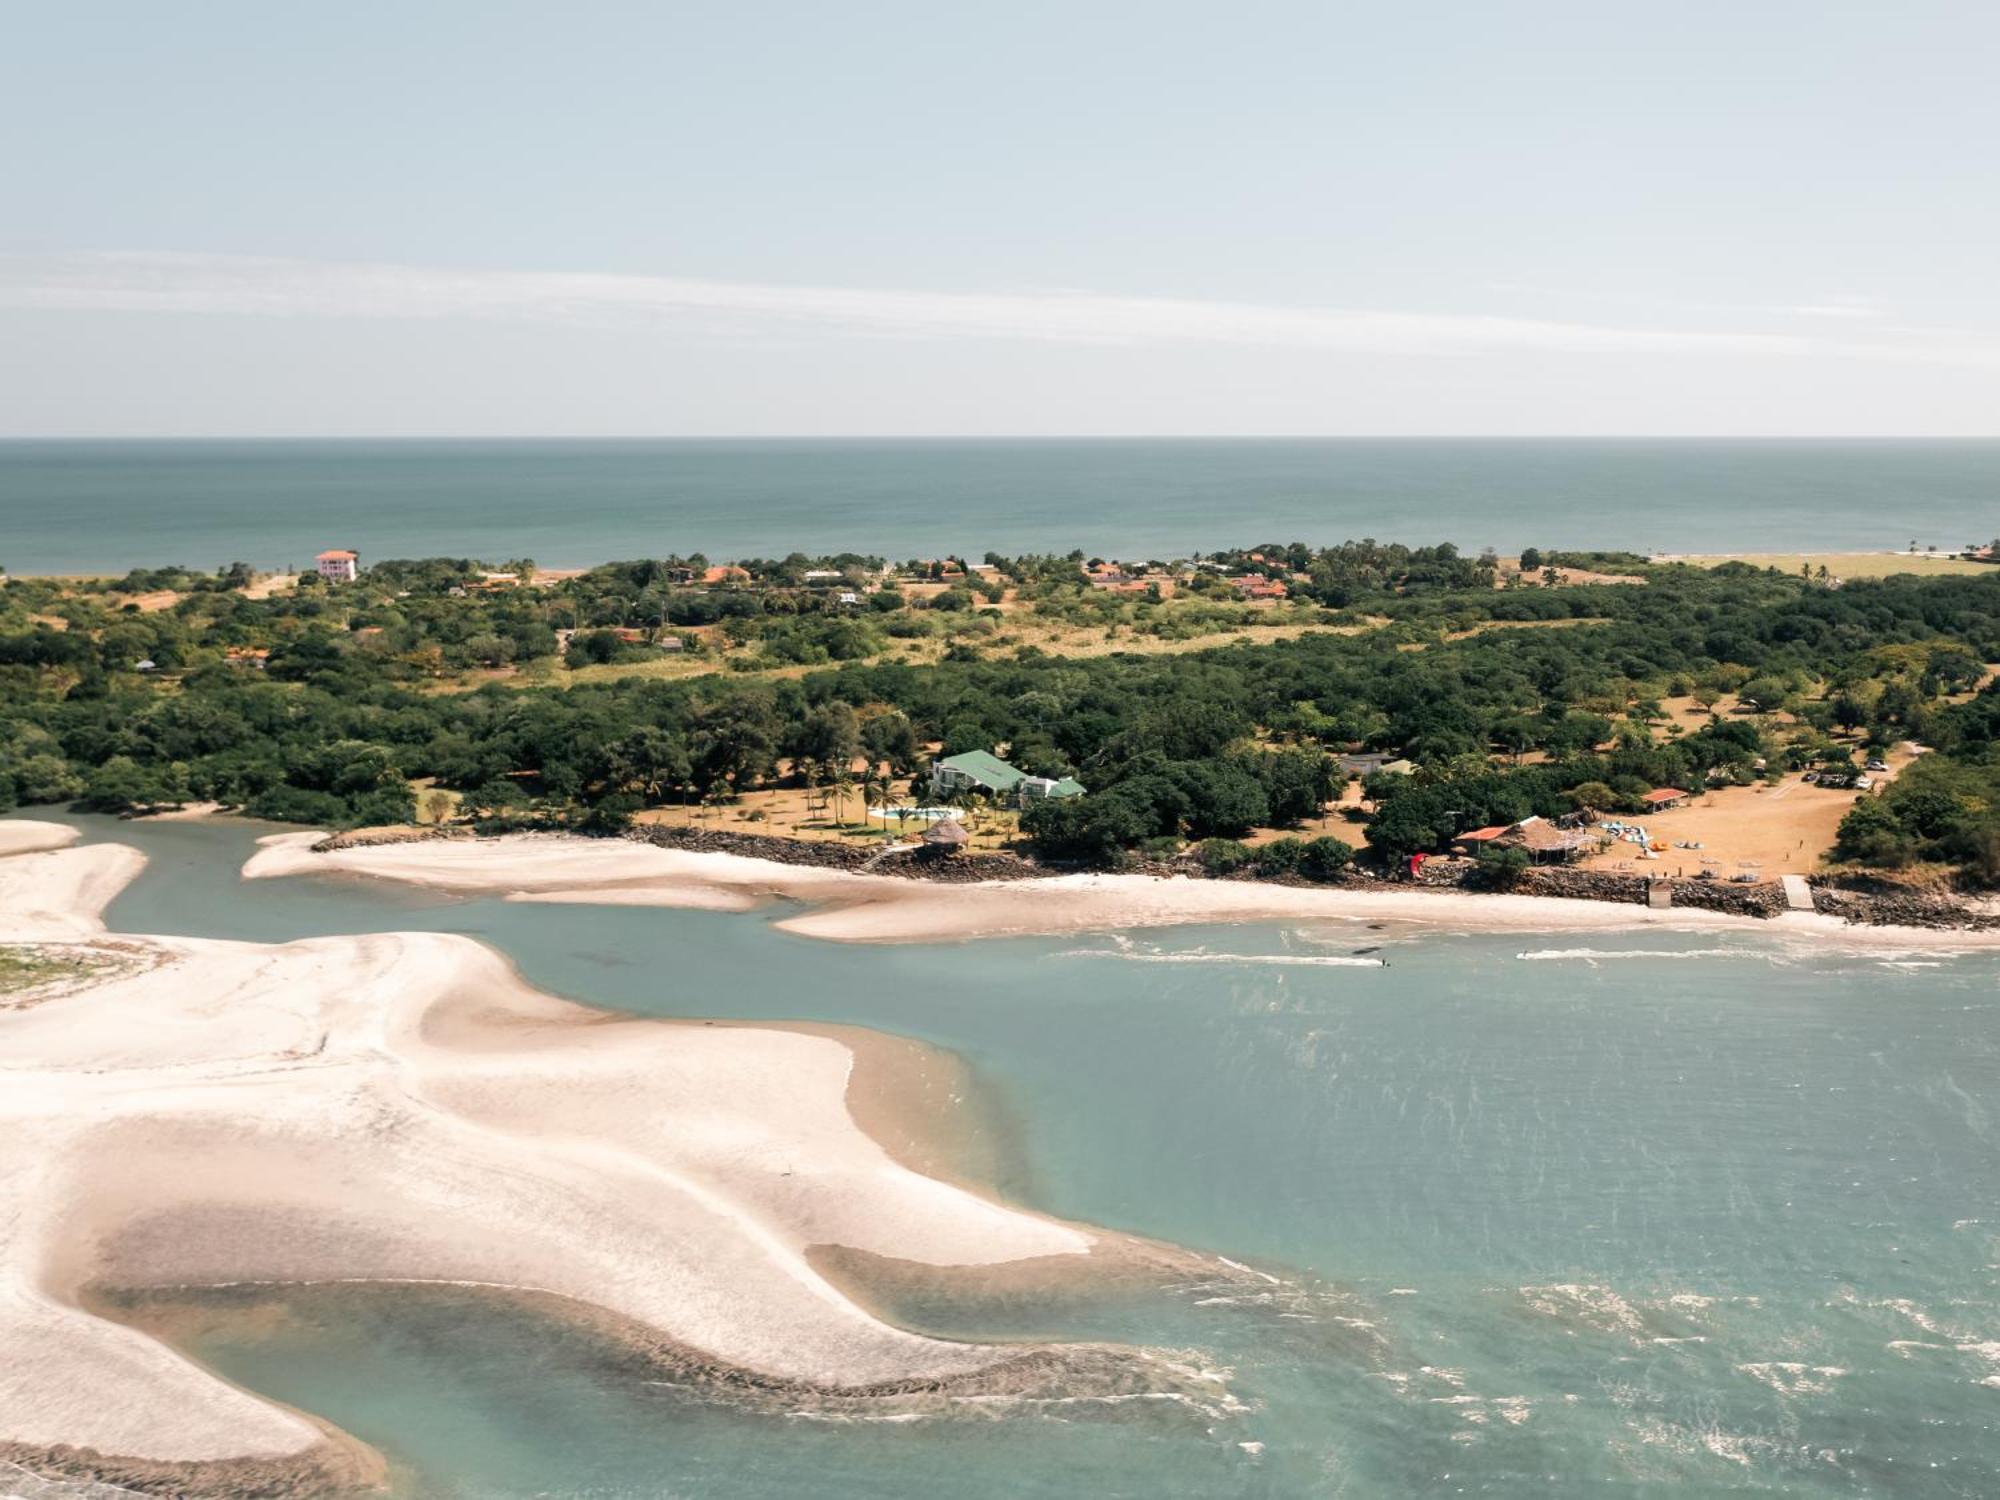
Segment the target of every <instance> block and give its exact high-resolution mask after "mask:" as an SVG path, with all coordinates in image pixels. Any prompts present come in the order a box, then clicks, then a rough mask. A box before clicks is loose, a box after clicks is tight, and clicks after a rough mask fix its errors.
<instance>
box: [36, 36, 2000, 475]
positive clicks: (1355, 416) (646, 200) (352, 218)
mask: <svg viewBox="0 0 2000 1500" xmlns="http://www.w3.org/2000/svg"><path fill="white" fill-rule="evenodd" d="M0 28H4V33H3V34H4V35H6V37H7V38H8V40H7V44H6V45H5V47H4V48H0V160H4V161H5V163H6V167H5V172H4V174H0V437H36V436H80V437H111V436H288V435H298V436H308V435H310V436H343V435H426V434H439V435H520V436H556V435H578V436H588V435H635V436H636V435H649V436H650V435H659V436H680V435H685V436H743V435H749V436H785V435H810V436H839V435H894V434H908V435H918V436H948V435H980V436H992V435H1014V434H1020V435H1030V434H1050V435H1065V436H1069V435H1088V434H1124V435H1180V434H1206V435H1261V434H1287V435H1290V434H1300V435H1317V434H1327V435H1344V434H1395V435H1422V434H1482V435H1547V434H1577V435H1592V436H1597V435H1614V434H1634V435H1667V434H1717V435H1757V434H1770V435H1819V434H1826V435H1930V434H1938V435H1979V436H1991V435H2000V279H1996V276H1995V273H1994V267H1995V266H1996V265H2000V191H1996V189H1995V183H1996V167H2000V89H1995V88H1994V87H1993V86H1992V69H1993V60H1994V58H1995V57H1996V56H2000V7H1993V6H1987V5H1978V4H1972V3H1968V0H1956V3H1950V4H1936V3H1925V0H1908V3H1898V4H1896V5H1884V4H1881V3H1879V0H1868V3H1859V0H1812V3H1786V0H1751V3H1744V0H1733V3H1728V4H1711V3H1707V0H1691V3H1683V4H1677V5H1673V6H1660V5H1644V6H1642V5H1638V4H1628V3H1621V0H1587V3H1585V0H1579V3H1567V0H1564V3H1554V0H1510V3H1506V4H1494V3H1491V0H1477V3H1474V0H1467V3H1426V0H1409V3H1403V4H1397V5H1384V4H1381V3H1380V0H1373V3H1369V4H1365V5H1360V4H1347V3H1342V0H1322V3H1308V4H1264V3H1256V0H1248V3H1243V0H1236V3H1229V4H1193V5H1190V4H1176V3H1172V0H1154V3H1149V4H1145V5H1141V4H1138V3H1136V0H1125V3H1118V4H1108V3H1095V0H1070V3H1064V4H1041V3H1037V0H1021V3H1015V4H1011V5H1007V6H982V7H970V6H950V5H937V4H935V3H931V4H924V5H916V4H910V5H904V4H878V3H871V0H849V3H847V4H844V5H827V4H825V3H823V0H822V3H812V4H794V3H787V0H763V3H744V4H735V5H717V4H714V3H713V0H709V3H704V4H699V5H683V4H677V3H652V4H605V3H595V0H569V3H563V4H555V3H549V4H538V5H529V4H509V3H505V0H482V3H477V4H461V3H453V0H428V3H425V4H421V5H410V4H407V3H399V4H380V3H374V0H343V3H342V4H339V5H315V6H308V5H287V4H272V3H270V0H261V3H257V4H243V3H235V0H189V3H186V4H180V5H163V4H159V3H157V0H144V3H117V4H114V3H99V0H60V3H55V0H48V3H41V4H25V3H18V0H0Z"/></svg>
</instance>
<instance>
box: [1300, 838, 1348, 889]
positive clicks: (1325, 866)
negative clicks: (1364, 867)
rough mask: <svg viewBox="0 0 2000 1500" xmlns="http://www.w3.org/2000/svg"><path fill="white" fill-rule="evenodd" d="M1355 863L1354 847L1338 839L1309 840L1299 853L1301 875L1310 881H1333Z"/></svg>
mask: <svg viewBox="0 0 2000 1500" xmlns="http://www.w3.org/2000/svg"><path fill="white" fill-rule="evenodd" d="M1353 863H1354V846H1353V845H1352V844H1345V843H1342V842H1341V841H1340V840H1339V839H1336V838H1317V839H1311V840H1308V841H1307V843H1306V846H1305V848H1304V849H1303V850H1301V851H1300V853H1299V873H1300V874H1301V875H1303V876H1305V877H1306V878H1307V879H1308V880H1333V879H1336V878H1337V877H1338V876H1339V875H1340V873H1341V871H1343V870H1345V869H1346V868H1347V867H1348V866H1349V865H1351V864H1353Z"/></svg>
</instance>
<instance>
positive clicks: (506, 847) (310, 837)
mask: <svg viewBox="0 0 2000 1500" xmlns="http://www.w3.org/2000/svg"><path fill="white" fill-rule="evenodd" d="M321 837H322V835H320V834H316V833H299V834H292V833H286V834H276V835H273V836H271V837H269V838H266V839H261V840H259V845H260V847H259V850H258V852H257V853H256V854H255V855H254V856H252V858H251V859H250V861H249V862H248V863H247V864H246V865H245V866H244V871H243V873H244V876H245V878H246V879H261V878H275V877H279V876H286V875H309V874H319V875H327V874H344V875H361V876H369V877H372V878H375V879H381V880H392V881H399V882H403V883H406V884H411V885H419V886H424V887H428V888H431V889H436V890H445V891H451V892H455V893H458V894H462V895H475V894H477V895H497V896H500V897H502V898H504V899H506V900H510V901H579V902H596V903H602V904H607V905H639V906H662V907H682V908H696V909H703V910H737V911H740V910H749V909H751V908H753V907H755V906H757V905H758V904H760V903H762V902H766V901H772V900H785V901H795V902H800V903H803V904H804V905H805V906H806V908H807V909H806V910H804V911H801V912H798V913H796V914H794V915H790V916H785V917H781V918H780V919H779V920H778V921H777V922H776V924H775V925H776V926H777V927H779V928H781V929H782V930H784V931H786V932H793V933H798V934H800V935H801V936H805V937H813V938H821V939H825V940H828V941H833V942H847V943H909V942H956V941H967V940H971V939H976V938H988V937H1024V936H1034V935H1061V934H1065V933H1079V932H1104V931H1124V930H1129V929H1132V928H1146V927H1172V926H1188V925H1197V924H1201V923H1229V922H1286V921H1312V922H1331V923H1341V922H1351V923H1353V924H1354V925H1355V926H1356V928H1357V930H1359V929H1362V928H1365V927H1366V926H1367V925H1369V924H1372V923H1390V924H1402V925H1409V926H1413V927H1416V928H1421V929H1426V930H1430V931H1434V932H1551V933H1559V932H1622V931H1671V932H1707V933H1723V932H1735V933H1739V934H1754V935H1758V936H1763V937H1769V938H1775V939H1779V940H1784V941H1796V942H1801V943H1808V944H1816V945H1820V946H1827V945H1832V946H1837V947H1842V948H1854V949H1867V950H1870V951H1877V950H1882V949H1898V950H1925V951H1937V950H1964V949H1973V948H1988V947H1994V946H2000V934H1996V933H1983V932H1974V931H1941V930H1934V929H1930V928H1917V927H1862V926H1856V925H1852V924H1849V923H1845V922H1842V921H1840V920H1838V919H1837V918H1833V917H1825V916H1819V915H1816V914H1813V913H1807V912H1793V913H1787V914H1785V915H1783V916H1780V917H1777V918H1773V919H1769V920H1757V919H1752V918H1746V917H1739V916H1734V915H1729V914H1726V913H1722V912H1711V911H1702V910H1696V909H1692V908H1686V907H1680V908H1669V909H1667V910H1664V911H1658V910H1653V909H1651V908H1649V907H1644V906H1639V905H1636V904H1627V903H1616V902H1605V901H1583V900H1569V899H1564V898H1557V897H1548V896H1517V895H1504V894H1493V893H1485V892H1468V891H1436V890H1424V889H1418V888H1413V887H1410V886H1399V885H1388V884H1385V885H1382V886H1381V887H1379V888H1367V887H1356V886H1343V887H1328V888H1316V887H1300V886H1283V885H1273V884H1269V883H1265V882H1259V881H1225V880H1199V879H1191V878H1172V879H1160V878H1157V877H1154V876H1147V875H1063V876H1054V877H1051V878H1048V879H1042V880H1012V881H991V882H979V883H972V884H953V883H939V882H932V881H924V880H910V879H902V878H897V877H894V876H883V875H858V874H850V873H847V872H844V871H837V870H824V869H814V868H801V867H798V866H794V865H786V864H779V863H776V862H775V861H770V860H762V859H752V858H747V857H745V856H742V855H735V854H713V853H698V852H693V851H689V850H679V849H662V848H659V847H657V846H654V845H650V844H642V843H638V842H635V841H631V840H625V839H586V838H576V837H566V836H561V835H543V834H534V835H514V836H509V837H505V838H498V839H480V840H471V839H466V840H436V841H428V842H421V843H404V844H377V845H370V846H365V847H358V848H347V849H339V850H332V851H328V852H326V853H315V852H314V851H313V847H312V846H313V845H314V844H315V843H316V842H318V841H319V839H320V838H321Z"/></svg>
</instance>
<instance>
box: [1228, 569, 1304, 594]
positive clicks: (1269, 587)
mask: <svg viewBox="0 0 2000 1500" xmlns="http://www.w3.org/2000/svg"><path fill="white" fill-rule="evenodd" d="M1229 581H1230V582H1231V583H1233V584H1235V585H1236V592H1237V593H1239V594H1241V595H1242V596H1243V597H1244V598H1246V599H1283V598H1285V597H1286V596H1287V595H1289V594H1290V593H1291V590H1290V589H1288V588H1286V587H1285V586H1284V585H1283V584H1282V583H1280V582H1278V580H1277V579H1275V578H1265V577H1264V576H1262V575H1261V574H1258V573H1245V574H1244V575H1243V576H1242V577H1241V578H1232V579H1230V580H1229Z"/></svg>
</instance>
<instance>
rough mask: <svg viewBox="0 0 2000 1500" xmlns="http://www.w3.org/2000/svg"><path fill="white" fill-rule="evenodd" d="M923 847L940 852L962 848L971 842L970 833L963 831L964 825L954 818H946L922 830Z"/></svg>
mask: <svg viewBox="0 0 2000 1500" xmlns="http://www.w3.org/2000/svg"><path fill="white" fill-rule="evenodd" d="M923 840H924V847H925V848H927V849H935V850H937V851H938V852H939V853H940V854H949V853H951V852H952V851H953V850H954V849H963V848H964V847H965V846H966V845H967V844H969V843H971V842H972V835H971V834H969V833H967V832H966V831H965V825H964V824H963V823H961V822H959V821H957V820H956V819H954V818H946V819H945V820H944V821H943V822H941V823H933V824H931V826H930V827H928V828H926V829H925V830H924V832H923Z"/></svg>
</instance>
